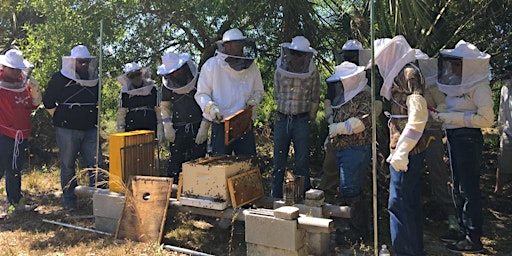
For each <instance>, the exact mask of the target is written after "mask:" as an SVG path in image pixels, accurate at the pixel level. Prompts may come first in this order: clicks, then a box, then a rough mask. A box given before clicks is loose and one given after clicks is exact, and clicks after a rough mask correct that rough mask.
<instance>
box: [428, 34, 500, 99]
mask: <svg viewBox="0 0 512 256" xmlns="http://www.w3.org/2000/svg"><path fill="white" fill-rule="evenodd" d="M440 53H441V54H440V57H439V61H438V69H439V75H438V80H437V85H438V86H439V90H440V91H442V92H444V93H446V95H448V96H460V95H463V94H465V93H467V92H469V91H471V90H472V89H473V88H475V87H476V86H478V85H480V84H481V83H482V82H485V81H487V80H488V79H489V72H490V71H489V59H490V57H491V56H490V55H489V54H487V53H483V52H481V51H480V50H478V48H477V47H476V46H475V45H473V44H471V43H467V42H465V41H464V40H460V41H459V42H458V43H457V45H455V48H454V49H445V50H441V51H440Z"/></svg>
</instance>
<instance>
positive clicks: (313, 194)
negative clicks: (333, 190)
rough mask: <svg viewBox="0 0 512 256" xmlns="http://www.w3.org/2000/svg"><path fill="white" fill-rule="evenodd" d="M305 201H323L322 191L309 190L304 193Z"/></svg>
mask: <svg viewBox="0 0 512 256" xmlns="http://www.w3.org/2000/svg"><path fill="white" fill-rule="evenodd" d="M306 199H311V200H319V199H324V191H323V190H319V189H310V190H308V191H306Z"/></svg>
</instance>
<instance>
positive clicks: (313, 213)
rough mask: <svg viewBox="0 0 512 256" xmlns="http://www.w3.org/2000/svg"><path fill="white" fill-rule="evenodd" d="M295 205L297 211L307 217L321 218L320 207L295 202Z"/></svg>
mask: <svg viewBox="0 0 512 256" xmlns="http://www.w3.org/2000/svg"><path fill="white" fill-rule="evenodd" d="M294 206H295V207H297V208H299V213H300V214H304V215H306V216H309V217H316V218H323V217H324V216H323V213H322V207H312V206H307V205H305V204H296V205H294Z"/></svg>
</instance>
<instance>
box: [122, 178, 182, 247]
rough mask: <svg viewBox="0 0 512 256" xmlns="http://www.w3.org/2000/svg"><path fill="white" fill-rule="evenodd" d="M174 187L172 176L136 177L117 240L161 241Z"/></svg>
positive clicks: (130, 186)
mask: <svg viewBox="0 0 512 256" xmlns="http://www.w3.org/2000/svg"><path fill="white" fill-rule="evenodd" d="M171 190H172V178H165V177H150V176H132V177H131V178H130V182H129V185H128V189H127V190H126V191H125V198H126V199H125V200H126V201H125V204H124V207H123V212H122V215H121V218H120V219H119V223H118V225H117V231H116V239H129V240H133V241H139V242H156V243H158V244H160V242H161V240H162V235H163V231H164V224H165V218H166V215H167V208H168V207H169V198H170V197H171Z"/></svg>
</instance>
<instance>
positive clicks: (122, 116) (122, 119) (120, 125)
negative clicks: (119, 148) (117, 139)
mask: <svg viewBox="0 0 512 256" xmlns="http://www.w3.org/2000/svg"><path fill="white" fill-rule="evenodd" d="M126 113H128V109H127V108H118V109H117V132H124V131H125V128H126Z"/></svg>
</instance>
